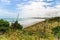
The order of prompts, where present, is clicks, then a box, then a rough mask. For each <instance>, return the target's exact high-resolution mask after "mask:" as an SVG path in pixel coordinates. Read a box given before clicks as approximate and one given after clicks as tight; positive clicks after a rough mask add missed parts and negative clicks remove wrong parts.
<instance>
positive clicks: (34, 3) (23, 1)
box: [0, 0, 60, 25]
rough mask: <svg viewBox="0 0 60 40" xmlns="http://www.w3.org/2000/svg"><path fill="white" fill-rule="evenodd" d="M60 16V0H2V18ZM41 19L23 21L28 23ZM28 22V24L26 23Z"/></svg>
mask: <svg viewBox="0 0 60 40" xmlns="http://www.w3.org/2000/svg"><path fill="white" fill-rule="evenodd" d="M18 13H19V18H27V17H56V16H60V0H0V18H16V17H17V15H18ZM36 21H41V20H35V19H30V20H25V21H21V24H22V25H28V24H31V23H34V22H36ZM26 23H27V24H26Z"/></svg>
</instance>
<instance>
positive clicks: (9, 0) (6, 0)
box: [0, 0, 11, 5]
mask: <svg viewBox="0 0 60 40" xmlns="http://www.w3.org/2000/svg"><path fill="white" fill-rule="evenodd" d="M0 1H1V2H3V3H5V4H6V5H8V4H10V2H11V0H0Z"/></svg>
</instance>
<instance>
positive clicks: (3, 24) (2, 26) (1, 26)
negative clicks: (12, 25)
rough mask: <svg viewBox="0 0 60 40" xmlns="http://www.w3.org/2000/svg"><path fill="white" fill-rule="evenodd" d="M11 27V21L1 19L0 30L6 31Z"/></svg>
mask: <svg viewBox="0 0 60 40" xmlns="http://www.w3.org/2000/svg"><path fill="white" fill-rule="evenodd" d="M7 29H9V22H8V21H5V20H3V19H0V32H5V31H7Z"/></svg>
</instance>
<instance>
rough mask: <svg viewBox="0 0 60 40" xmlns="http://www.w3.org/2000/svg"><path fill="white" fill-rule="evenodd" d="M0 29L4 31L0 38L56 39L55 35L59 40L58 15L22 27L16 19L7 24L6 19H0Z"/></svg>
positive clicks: (59, 21)
mask: <svg viewBox="0 0 60 40" xmlns="http://www.w3.org/2000/svg"><path fill="white" fill-rule="evenodd" d="M0 30H1V31H3V30H4V31H5V32H4V31H3V32H4V33H3V34H0V40H56V39H57V37H58V40H59V38H60V17H55V18H51V19H47V20H45V21H43V22H39V23H36V24H34V25H31V26H29V27H26V28H24V29H23V26H22V25H20V24H19V23H18V21H15V22H14V23H12V24H11V25H9V22H8V21H5V20H3V19H1V20H0ZM7 30H8V31H7ZM1 31H0V33H1ZM6 31H7V32H6Z"/></svg>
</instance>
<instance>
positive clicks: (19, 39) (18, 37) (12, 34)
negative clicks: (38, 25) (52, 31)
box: [0, 30, 54, 40]
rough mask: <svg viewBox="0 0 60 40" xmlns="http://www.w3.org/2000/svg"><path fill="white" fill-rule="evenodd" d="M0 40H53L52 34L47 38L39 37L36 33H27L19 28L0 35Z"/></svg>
mask: <svg viewBox="0 0 60 40" xmlns="http://www.w3.org/2000/svg"><path fill="white" fill-rule="evenodd" d="M0 40H54V38H53V36H51V37H48V38H40V37H39V36H38V35H37V34H33V35H28V34H27V33H23V31H21V30H15V31H12V30H10V31H9V32H8V33H4V34H3V35H0Z"/></svg>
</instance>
